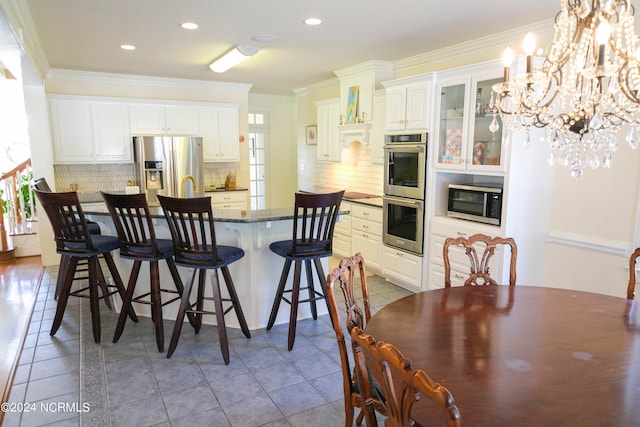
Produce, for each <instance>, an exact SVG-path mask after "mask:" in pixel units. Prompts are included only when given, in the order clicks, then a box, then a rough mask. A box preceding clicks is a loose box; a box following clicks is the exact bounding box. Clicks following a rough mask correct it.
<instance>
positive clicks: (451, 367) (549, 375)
mask: <svg viewBox="0 0 640 427" xmlns="http://www.w3.org/2000/svg"><path fill="white" fill-rule="evenodd" d="M620 289H621V291H620V292H621V294H624V293H625V289H626V286H624V284H622V285H621V287H620ZM638 310H640V309H639V308H638V302H636V301H634V300H628V299H626V298H620V297H614V296H608V295H602V294H597V293H591V292H583V291H577V290H569V289H558V288H555V287H545V286H526V285H516V286H509V285H489V286H457V287H447V288H442V289H436V290H429V291H425V292H421V293H416V294H412V295H409V296H407V297H405V298H401V299H399V300H397V301H395V302H393V303H391V304H389V305H387V306H385V307H383V308H381V309H380V310H379V311H378V312H377V313H375V315H374V316H372V318H371V320H370V321H369V323H368V324H367V326H366V329H365V332H366V333H367V334H370V335H372V336H373V337H374V338H375V339H376V340H379V341H384V342H388V343H391V344H393V345H394V346H396V347H397V348H398V349H399V350H400V351H401V352H402V354H403V355H404V356H405V357H406V358H407V359H409V360H410V361H411V365H412V366H413V368H415V369H423V370H424V371H426V372H427V374H428V375H429V376H430V377H431V378H432V379H433V380H434V381H436V382H437V383H440V384H441V385H443V386H445V387H446V388H447V389H448V390H449V391H450V392H451V394H452V395H453V398H454V400H455V402H456V404H457V406H458V408H459V410H460V413H461V415H462V423H463V425H464V426H527V427H531V426H581V427H585V426H640V315H638ZM428 401H429V399H426V398H424V399H420V400H419V401H418V402H416V404H415V405H414V409H413V412H412V415H413V417H414V418H415V420H416V421H417V422H418V423H419V424H420V425H440V424H434V422H433V421H435V420H436V417H440V419H443V418H442V415H441V414H438V413H437V411H434V410H433V408H428V405H427V402H428Z"/></svg>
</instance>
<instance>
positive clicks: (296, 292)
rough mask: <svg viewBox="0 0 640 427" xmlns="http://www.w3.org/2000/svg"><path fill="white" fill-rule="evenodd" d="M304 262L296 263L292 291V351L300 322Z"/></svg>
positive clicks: (290, 319)
mask: <svg viewBox="0 0 640 427" xmlns="http://www.w3.org/2000/svg"><path fill="white" fill-rule="evenodd" d="M301 270H302V261H296V262H295V265H294V267H293V289H292V290H291V313H290V315H289V345H288V348H287V349H288V350H289V351H291V349H292V348H293V343H294V341H295V340H296V322H297V320H298V300H299V299H300V273H301Z"/></svg>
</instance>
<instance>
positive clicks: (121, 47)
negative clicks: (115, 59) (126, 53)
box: [120, 44, 136, 50]
mask: <svg viewBox="0 0 640 427" xmlns="http://www.w3.org/2000/svg"><path fill="white" fill-rule="evenodd" d="M120 49H123V50H136V47H135V46H134V45H131V44H123V45H120Z"/></svg>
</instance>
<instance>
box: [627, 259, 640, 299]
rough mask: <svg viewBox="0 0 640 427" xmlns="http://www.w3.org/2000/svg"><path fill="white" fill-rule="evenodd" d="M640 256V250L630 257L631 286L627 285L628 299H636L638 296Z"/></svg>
mask: <svg viewBox="0 0 640 427" xmlns="http://www.w3.org/2000/svg"><path fill="white" fill-rule="evenodd" d="M639 256H640V248H636V250H635V251H633V253H632V254H631V256H630V257H629V284H628V285H627V299H634V298H635V296H636V261H637V260H638V257H639Z"/></svg>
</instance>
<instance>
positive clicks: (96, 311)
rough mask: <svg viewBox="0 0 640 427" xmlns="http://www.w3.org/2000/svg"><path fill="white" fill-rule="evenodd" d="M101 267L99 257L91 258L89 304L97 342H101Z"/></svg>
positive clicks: (94, 336)
mask: <svg viewBox="0 0 640 427" xmlns="http://www.w3.org/2000/svg"><path fill="white" fill-rule="evenodd" d="M99 269H100V267H99V266H98V258H97V257H91V258H89V302H90V304H89V306H90V307H91V324H92V325H93V339H94V341H95V342H96V343H99V342H100V297H99V296H98V287H99V286H100V285H99V282H100V277H99V273H98V270H99Z"/></svg>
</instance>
